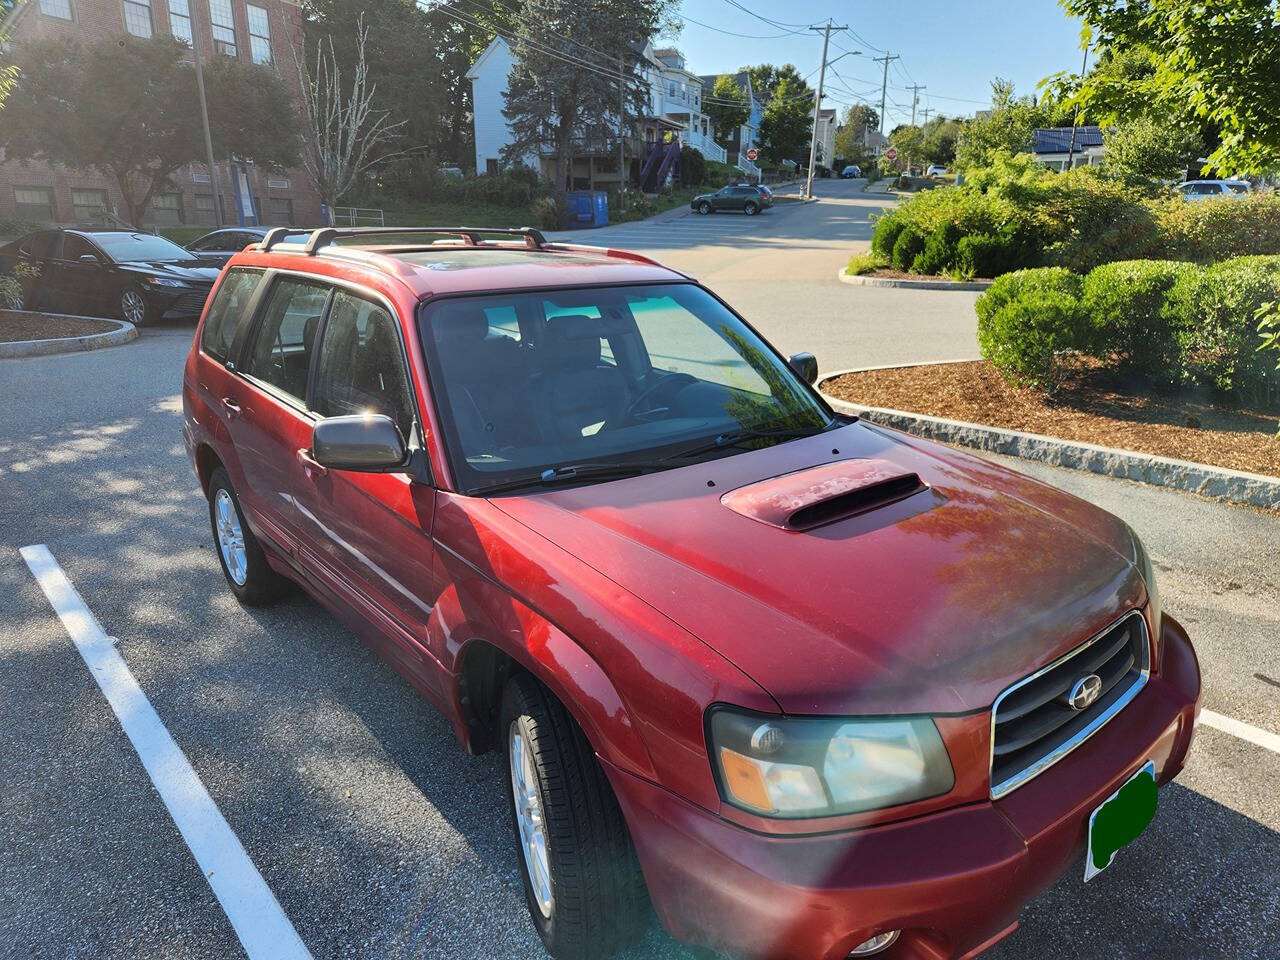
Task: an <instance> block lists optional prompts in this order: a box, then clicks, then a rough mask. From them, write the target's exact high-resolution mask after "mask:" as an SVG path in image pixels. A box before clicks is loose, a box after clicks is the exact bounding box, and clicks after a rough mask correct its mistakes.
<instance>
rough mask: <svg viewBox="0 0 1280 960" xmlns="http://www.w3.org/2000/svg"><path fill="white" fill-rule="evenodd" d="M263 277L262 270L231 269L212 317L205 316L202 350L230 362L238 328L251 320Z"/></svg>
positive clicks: (210, 313) (212, 306) (201, 342)
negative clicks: (250, 316) (255, 297)
mask: <svg viewBox="0 0 1280 960" xmlns="http://www.w3.org/2000/svg"><path fill="white" fill-rule="evenodd" d="M261 279H262V271H261V270H246V269H245V268H243V267H236V268H234V269H233V270H229V271H228V272H227V275H226V276H225V277H223V279H222V283H221V284H219V285H218V292H217V293H216V294H215V295H214V298H213V303H211V304H210V305H209V316H208V317H206V318H205V321H204V333H203V334H202V335H201V337H200V349H201V350H203V351H204V352H205V353H207V354H208V355H209V356H211V357H213V358H214V359H216V360H221V361H222V362H223V363H225V362H226V361H227V359H228V358H229V357H230V356H231V344H232V343H234V342H235V339H236V331H237V330H239V329H240V326H241V324H243V323H245V322H246V321H247V320H248V312H249V302H250V300H252V299H253V291H254V290H256V289H257V288H258V281H259V280H261Z"/></svg>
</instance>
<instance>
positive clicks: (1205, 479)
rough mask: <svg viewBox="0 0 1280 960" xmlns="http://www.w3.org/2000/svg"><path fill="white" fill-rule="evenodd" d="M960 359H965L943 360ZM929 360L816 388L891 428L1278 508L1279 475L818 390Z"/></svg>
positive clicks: (844, 408) (836, 404) (845, 407)
mask: <svg viewBox="0 0 1280 960" xmlns="http://www.w3.org/2000/svg"><path fill="white" fill-rule="evenodd" d="M947 362H951V363H964V362H966V361H947ZM935 363H937V361H931V362H929V363H909V364H892V365H889V366H883V367H860V368H857V369H853V370H838V371H835V372H834V373H829V374H826V375H824V376H823V377H822V379H821V380H820V381H819V383H818V389H819V391H820V392H821V393H822V396H823V399H825V400H826V401H827V402H828V403H829V404H831V406H832V407H834V408H836V409H837V410H840V411H841V412H844V413H853V414H857V415H858V416H860V417H863V418H865V419H867V420H870V421H871V422H872V423H878V424H881V425H883V426H886V427H893V428H894V429H896V430H902V431H904V432H906V433H913V434H916V435H917V436H921V437H926V438H927V439H930V440H940V441H942V442H944V443H954V444H958V445H960V446H965V447H976V448H977V449H979V450H990V451H991V452H993V453H1003V454H1006V455H1008V456H1013V457H1021V458H1023V459H1025V460H1039V461H1041V462H1043V463H1049V464H1052V465H1054V466H1058V467H1067V468H1070V469H1072V470H1087V471H1089V472H1090V473H1100V474H1104V475H1106V476H1111V477H1121V478H1123V479H1126V480H1136V481H1138V482H1139V483H1149V484H1151V485H1153V486H1158V487H1173V488H1174V489H1176V490H1186V491H1189V492H1191V493H1197V494H1199V495H1201V496H1204V497H1210V498H1212V499H1215V500H1227V501H1230V502H1232V503H1244V504H1248V505H1250V506H1254V507H1267V508H1270V509H1273V510H1280V478H1276V477H1267V476H1263V475H1261V474H1257V473H1245V472H1244V471H1241V470H1228V469H1226V468H1225V467H1214V466H1210V465H1208V464H1204V463H1191V462H1189V461H1186V460H1174V459H1171V458H1169V457H1157V456H1154V455H1152V454H1147V453H1137V452H1135V451H1132V450H1117V449H1115V448H1114V447H1101V446H1098V445H1096V444H1092V443H1081V442H1079V441H1075V440H1059V439H1057V438H1055V437H1046V436H1043V435H1041V434H1037V433H1022V432H1020V431H1017V430H1004V429H1001V428H1000V427H988V426H984V425H982V424H977V423H965V422H964V421H962V420H947V419H944V418H942V417H931V416H928V415H927V414H922V413H908V412H906V411H904V410H890V409H886V408H884V407H866V406H862V405H861V404H856V403H850V402H848V401H847V400H841V399H839V398H838V397H833V396H831V395H830V394H828V393H826V392H825V391H822V385H823V384H824V383H826V382H827V381H829V380H833V379H835V378H836V377H840V376H843V375H844V374H846V373H865V372H867V371H868V370H890V369H897V368H901V367H917V366H931V365H934V364H935Z"/></svg>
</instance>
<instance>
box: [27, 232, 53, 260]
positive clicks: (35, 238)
mask: <svg viewBox="0 0 1280 960" xmlns="http://www.w3.org/2000/svg"><path fill="white" fill-rule="evenodd" d="M57 246H58V233H57V231H56V230H43V231H41V232H40V233H33V234H32V235H31V236H29V237H27V238H26V239H25V240H23V241H22V243H21V244H20V245H19V247H18V249H20V250H21V251H22V252H23V253H25V254H27V255H28V256H31V257H35V258H36V259H38V260H47V259H48V258H50V257H52V256H53V251H54V250H55V249H57Z"/></svg>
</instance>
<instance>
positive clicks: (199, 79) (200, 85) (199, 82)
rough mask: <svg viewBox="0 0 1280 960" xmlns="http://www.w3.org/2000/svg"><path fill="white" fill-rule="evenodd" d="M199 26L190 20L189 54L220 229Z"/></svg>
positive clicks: (219, 213)
mask: <svg viewBox="0 0 1280 960" xmlns="http://www.w3.org/2000/svg"><path fill="white" fill-rule="evenodd" d="M198 32H199V24H198V23H197V21H196V18H195V17H192V18H191V53H192V55H193V57H194V59H195V62H196V94H197V96H199V98H200V126H201V127H202V128H203V130H204V159H205V163H206V164H208V166H209V192H210V193H211V194H212V196H213V222H214V224H215V225H217V226H219V227H221V226H222V225H223V223H222V194H221V192H220V191H219V190H218V171H217V168H216V167H214V165H213V135H212V134H210V133H209V103H208V101H207V100H206V99H205V95H204V67H203V66H202V65H201V63H200V48H199V47H198V46H196V34H197V33H198Z"/></svg>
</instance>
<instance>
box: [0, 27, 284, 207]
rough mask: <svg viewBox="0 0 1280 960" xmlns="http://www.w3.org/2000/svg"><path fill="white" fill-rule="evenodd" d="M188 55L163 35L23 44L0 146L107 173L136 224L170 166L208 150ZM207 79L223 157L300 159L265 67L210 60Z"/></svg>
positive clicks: (11, 153)
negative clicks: (214, 65) (81, 42)
mask: <svg viewBox="0 0 1280 960" xmlns="http://www.w3.org/2000/svg"><path fill="white" fill-rule="evenodd" d="M189 55H190V48H189V47H188V46H187V45H186V44H185V43H184V42H183V41H181V40H178V39H175V38H173V37H164V36H157V37H153V38H151V39H149V40H140V39H137V38H134V37H120V38H111V39H106V40H101V41H99V42H98V43H96V44H93V45H91V46H87V47H85V46H80V45H78V44H75V43H69V42H67V41H62V40H35V41H32V42H30V43H27V44H24V45H23V47H22V48H21V51H20V52H19V54H18V57H17V65H18V66H19V67H20V69H21V74H20V76H19V78H18V80H17V82H16V83H15V85H14V88H13V91H12V93H11V95H10V100H9V102H8V104H7V105H6V107H5V114H4V123H3V124H2V125H0V146H2V147H4V149H5V153H6V155H7V156H8V157H9V158H10V159H14V160H44V161H47V162H49V163H57V164H62V165H64V166H67V167H71V168H72V169H82V170H83V169H92V170H96V171H98V172H99V173H100V174H102V175H103V176H105V177H110V178H111V179H112V180H114V181H115V184H116V186H117V187H118V188H119V190H120V194H121V196H122V197H123V199H124V203H125V206H126V208H127V210H128V218H129V220H130V221H131V222H132V223H134V224H140V223H142V222H143V221H144V220H145V219H146V217H147V215H148V213H149V211H150V207H151V198H152V197H153V196H154V195H155V194H156V193H157V192H159V191H161V190H163V189H167V188H168V187H169V186H170V185H171V183H172V181H171V179H170V178H171V176H172V175H173V173H174V172H175V171H177V170H178V169H179V168H181V167H184V166H186V165H187V164H189V163H193V162H198V163H202V162H204V159H205V155H204V140H203V138H202V136H201V132H200V121H199V111H197V110H194V109H192V104H194V103H195V102H196V86H195V71H194V70H193V69H192V67H191V64H190V63H189V62H188V60H187V57H188V56H189ZM209 82H210V83H209V114H210V116H209V122H210V126H211V127H212V128H214V129H217V130H218V131H219V136H218V137H217V139H215V141H214V148H215V151H216V156H217V157H218V158H219V159H223V160H225V159H228V158H229V157H231V156H236V157H240V158H243V159H245V160H251V161H253V162H254V163H258V164H261V165H262V166H264V167H267V168H268V169H275V168H277V167H280V166H287V165H289V164H290V163H292V162H294V161H295V159H296V156H297V150H296V142H297V141H296V136H295V135H294V131H295V130H296V123H295V121H294V120H293V116H294V114H293V111H292V108H291V105H290V103H289V101H288V98H287V95H286V94H285V93H284V91H283V90H281V89H280V84H279V81H278V78H277V77H276V75H275V74H274V73H273V72H271V71H270V69H269V68H267V67H256V66H250V65H248V64H242V63H238V62H231V61H228V62H227V63H225V64H221V65H219V66H218V67H217V68H216V69H214V68H212V65H211V70H210V77H209ZM232 97H236V98H239V99H231V98H232Z"/></svg>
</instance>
